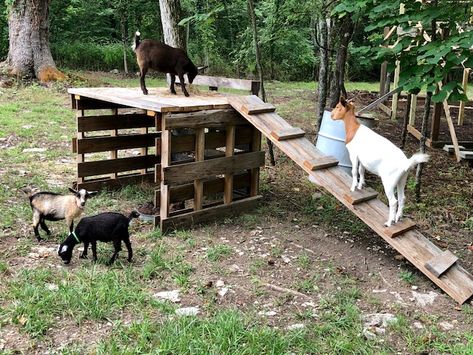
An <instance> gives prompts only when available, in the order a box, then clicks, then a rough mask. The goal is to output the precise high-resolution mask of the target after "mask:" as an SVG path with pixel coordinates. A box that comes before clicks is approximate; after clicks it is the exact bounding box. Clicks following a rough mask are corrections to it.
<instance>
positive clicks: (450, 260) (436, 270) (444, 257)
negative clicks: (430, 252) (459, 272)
mask: <svg viewBox="0 0 473 355" xmlns="http://www.w3.org/2000/svg"><path fill="white" fill-rule="evenodd" d="M457 260H458V257H457V256H456V255H455V254H453V253H452V252H451V251H450V250H445V251H444V252H443V253H441V254H439V255H437V256H435V257H434V258H432V259H431V260H429V261H428V262H427V263H426V264H425V267H426V268H427V270H429V271H430V272H431V273H432V274H434V275H435V276H437V277H440V275H442V274H443V273H444V272H445V271H447V270H448V269H449V268H450V267H451V266H452V265H453V264H454V263H456V262H457Z"/></svg>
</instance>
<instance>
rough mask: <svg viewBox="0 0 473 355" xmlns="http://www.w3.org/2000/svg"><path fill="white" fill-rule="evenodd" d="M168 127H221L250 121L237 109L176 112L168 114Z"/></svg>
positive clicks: (245, 123)
mask: <svg viewBox="0 0 473 355" xmlns="http://www.w3.org/2000/svg"><path fill="white" fill-rule="evenodd" d="M164 124H165V127H166V129H176V128H197V127H206V128H211V127H220V126H222V125H227V124H229V125H247V124H248V122H247V121H246V120H245V119H244V118H242V117H241V116H240V115H238V114H237V113H236V112H235V110H233V109H227V110H206V111H198V112H189V113H174V114H171V115H169V116H166V121H165V123H164Z"/></svg>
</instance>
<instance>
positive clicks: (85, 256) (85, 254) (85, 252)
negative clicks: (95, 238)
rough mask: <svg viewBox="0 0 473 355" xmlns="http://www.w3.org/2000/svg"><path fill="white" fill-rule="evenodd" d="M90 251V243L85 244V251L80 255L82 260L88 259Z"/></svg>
mask: <svg viewBox="0 0 473 355" xmlns="http://www.w3.org/2000/svg"><path fill="white" fill-rule="evenodd" d="M88 249H89V242H84V251H83V252H82V254H81V255H80V258H81V259H87V250H88Z"/></svg>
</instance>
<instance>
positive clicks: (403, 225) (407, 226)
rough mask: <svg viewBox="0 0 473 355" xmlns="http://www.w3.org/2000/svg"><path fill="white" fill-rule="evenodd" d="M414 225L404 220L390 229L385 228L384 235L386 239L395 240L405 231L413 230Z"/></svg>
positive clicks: (412, 222) (411, 221)
mask: <svg viewBox="0 0 473 355" xmlns="http://www.w3.org/2000/svg"><path fill="white" fill-rule="evenodd" d="M415 226H416V223H415V222H414V221H413V220H410V219H404V220H402V221H401V222H397V223H395V224H393V225H392V226H390V227H385V233H386V235H387V236H388V237H391V238H395V237H397V236H399V235H401V234H404V233H406V232H407V231H409V230H411V229H413V228H414V227H415Z"/></svg>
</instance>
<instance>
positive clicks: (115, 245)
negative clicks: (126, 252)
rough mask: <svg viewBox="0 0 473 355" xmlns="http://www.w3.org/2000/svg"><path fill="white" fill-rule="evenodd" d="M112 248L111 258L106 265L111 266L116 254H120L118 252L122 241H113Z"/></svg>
mask: <svg viewBox="0 0 473 355" xmlns="http://www.w3.org/2000/svg"><path fill="white" fill-rule="evenodd" d="M113 247H114V248H115V251H114V253H113V255H112V258H111V259H110V260H109V262H108V263H107V264H108V265H112V264H113V263H114V262H115V259H116V258H117V256H118V253H119V252H120V250H122V241H121V240H120V239H115V240H114V241H113Z"/></svg>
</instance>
